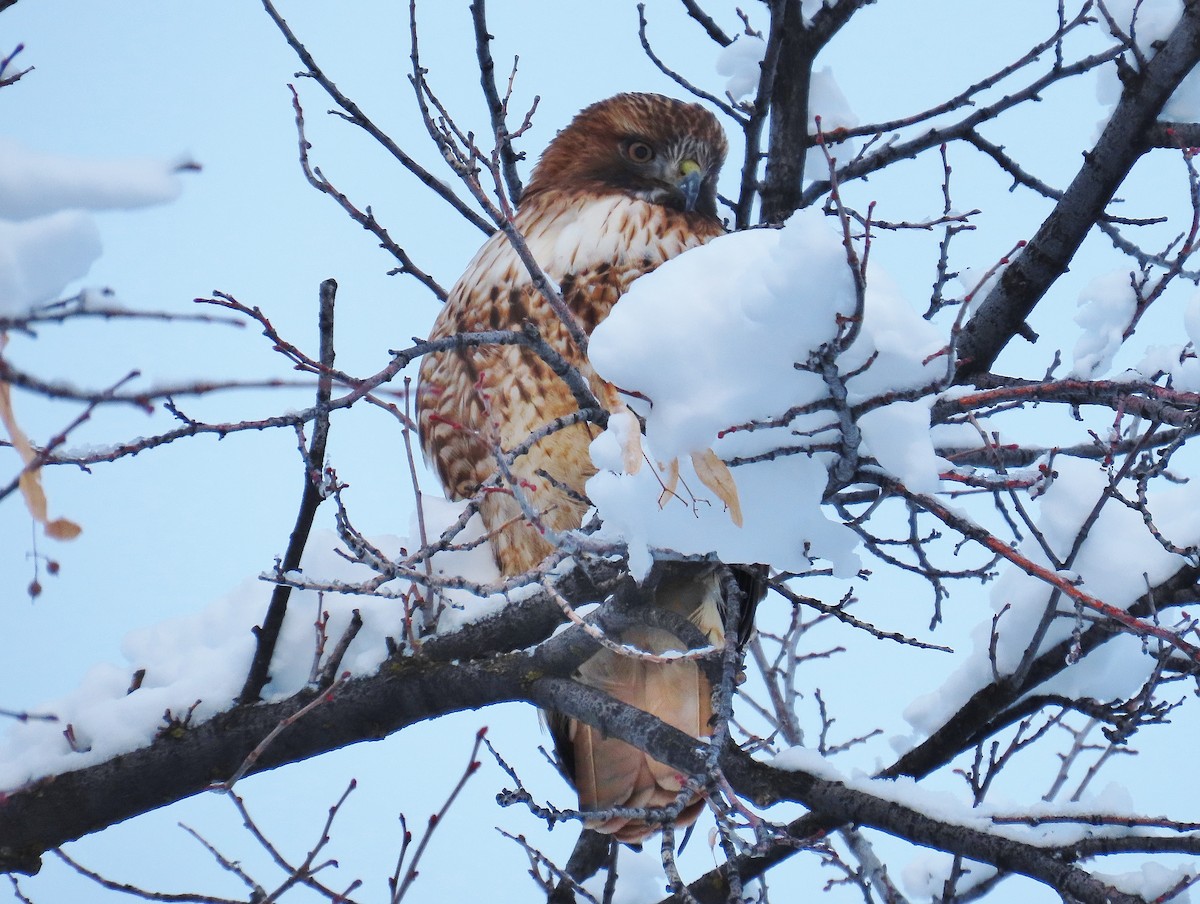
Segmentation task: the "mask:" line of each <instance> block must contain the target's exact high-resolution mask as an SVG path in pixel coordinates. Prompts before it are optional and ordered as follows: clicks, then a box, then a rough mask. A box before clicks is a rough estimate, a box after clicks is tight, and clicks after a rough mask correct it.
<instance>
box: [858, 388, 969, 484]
mask: <svg viewBox="0 0 1200 904" xmlns="http://www.w3.org/2000/svg"><path fill="white" fill-rule="evenodd" d="M932 403H933V398H932V397H929V398H926V399H923V400H922V401H920V402H892V404H890V405H884V406H883V407H882V408H876V409H875V410H874V411H868V412H867V413H866V414H864V415H863V416H862V417H860V418H859V419H858V427H859V429H860V430H862V433H863V442H864V443H865V445H866V448H867V450H868V451H869V452H870V453H871V454H872V455H873V456H874V457H875V459H876V460H877V461H878V462H879V464H880V465H881V466H882V467H883V468H884V469H885V470H887V471H889V472H891V474H892V475H893V476H894V477H895V478H896V479H897V480H899V481H900V482H901V483H903V484H904V485H905V486H906V487H908V488H909V489H910V490H912V491H913V492H915V493H936V492H937V491H938V490H939V489H940V488H941V480H940V479H939V478H938V474H939V473H940V472H942V471H946V470H949V469H950V468H952V467H953V465H952V464H951V463H950V462H949V461H947V460H946V459H944V458H942V457H941V456H940V455H937V454H936V453H935V452H934V451H933V435H932V434H931V433H930V432H929V409H930V407H931V406H932ZM897 436H904V437H908V438H909V439H910V441H909V442H906V443H897V442H896V441H895V437H897Z"/></svg>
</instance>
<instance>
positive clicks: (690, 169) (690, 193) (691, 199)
mask: <svg viewBox="0 0 1200 904" xmlns="http://www.w3.org/2000/svg"><path fill="white" fill-rule="evenodd" d="M679 172H680V173H682V174H683V178H681V179H680V180H679V181H678V182H676V183H675V185H676V187H677V188H678V189H679V190H680V191H681V192H683V209H684V210H689V211H690V210H694V209H695V207H696V201H697V199H698V198H699V197H700V183H701V182H703V181H704V171H703V170H702V169H700V164H699V163H697V162H696V161H695V160H685V161H683V163H681V164H679Z"/></svg>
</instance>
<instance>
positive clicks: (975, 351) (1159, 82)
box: [958, 3, 1200, 379]
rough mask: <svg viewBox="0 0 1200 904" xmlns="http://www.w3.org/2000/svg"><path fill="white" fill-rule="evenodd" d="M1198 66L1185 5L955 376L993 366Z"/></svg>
mask: <svg viewBox="0 0 1200 904" xmlns="http://www.w3.org/2000/svg"><path fill="white" fill-rule="evenodd" d="M1197 62H1200V6H1198V5H1197V4H1195V3H1189V4H1186V5H1185V6H1184V11H1183V16H1182V18H1181V19H1180V20H1179V24H1178V25H1177V26H1176V27H1175V30H1174V31H1173V32H1172V33H1171V35H1170V37H1168V38H1167V40H1166V41H1165V42H1164V43H1163V44H1162V45H1161V47H1160V48H1159V51H1158V53H1157V54H1155V56H1154V58H1153V59H1151V60H1150V61H1149V63H1148V64H1147V65H1146V67H1145V69H1144V70H1143V71H1142V72H1140V73H1136V74H1134V73H1129V74H1128V75H1127V77H1126V84H1125V88H1124V91H1123V92H1122V94H1121V100H1120V102H1119V103H1118V104H1117V107H1116V109H1115V110H1114V111H1113V114H1112V117H1111V118H1110V119H1109V121H1108V125H1107V126H1105V128H1104V132H1103V133H1102V134H1101V136H1100V139H1099V141H1097V143H1096V146H1095V147H1094V148H1093V149H1092V150H1091V151H1090V152H1088V153H1086V154H1084V162H1083V166H1082V167H1081V168H1080V170H1079V172H1078V173H1077V174H1076V176H1075V178H1074V179H1073V180H1072V181H1071V184H1070V185H1069V186H1068V187H1067V190H1066V191H1065V192H1063V196H1062V200H1060V201H1059V203H1058V204H1057V205H1055V208H1054V210H1053V211H1052V212H1051V214H1050V216H1049V217H1047V218H1046V220H1045V221H1044V222H1043V223H1042V225H1041V227H1040V228H1039V229H1038V231H1037V233H1036V234H1035V235H1034V237H1033V238H1032V239H1031V240H1030V241H1029V243H1028V244H1027V245H1026V246H1025V248H1024V250H1023V251H1022V252H1021V253H1020V255H1019V256H1018V257H1017V258H1016V259H1015V260H1014V261H1013V262H1012V264H1011V265H1010V266H1009V267H1008V268H1007V269H1006V270H1005V271H1004V275H1003V276H1002V277H1001V278H1000V280H999V282H997V283H996V286H995V288H993V289H992V291H991V292H989V293H988V296H987V298H985V299H984V300H983V303H982V304H981V305H980V306H979V310H978V311H976V312H975V315H974V316H973V317H972V318H971V319H970V320H969V321H968V322H967V324H966V326H965V327H964V328H963V332H962V335H961V336H960V337H959V344H958V355H959V362H960V363H959V377H960V379H969V377H970V376H971V375H972V374H975V373H980V372H983V371H987V370H989V369H991V366H992V364H993V362H994V361H995V360H996V358H997V356H998V355H999V354H1000V352H1001V351H1002V350H1003V349H1004V347H1005V346H1006V345H1007V344H1008V342H1009V340H1011V339H1012V337H1013V336H1015V335H1017V333H1018V332H1020V331H1021V330H1022V329H1023V328H1024V325H1025V319H1026V318H1027V317H1028V316H1029V314H1030V313H1031V312H1032V311H1033V309H1034V307H1036V306H1037V304H1038V302H1040V301H1041V300H1042V298H1043V297H1044V296H1045V294H1046V292H1047V290H1048V289H1049V288H1050V286H1051V285H1053V284H1054V282H1055V280H1057V279H1058V277H1059V276H1061V275H1062V274H1063V273H1064V272H1065V271H1066V269H1067V266H1068V265H1069V264H1070V262H1071V259H1072V258H1073V257H1074V256H1075V252H1076V251H1077V250H1078V249H1079V246H1080V245H1081V244H1082V243H1083V240H1084V238H1085V237H1086V236H1087V234H1088V232H1089V231H1090V230H1091V228H1092V227H1093V226H1094V225H1095V224H1096V221H1097V220H1098V219H1099V218H1100V216H1101V215H1102V214H1103V212H1104V208H1105V207H1106V206H1107V205H1108V203H1109V201H1111V200H1112V197H1113V194H1114V193H1115V192H1116V190H1117V188H1118V187H1119V186H1120V184H1121V183H1122V182H1123V181H1124V179H1125V177H1126V175H1128V173H1129V171H1130V169H1132V168H1133V165H1134V163H1136V162H1137V160H1138V158H1139V157H1141V155H1142V154H1143V153H1145V151H1146V149H1147V147H1149V144H1148V136H1149V135H1150V133H1151V129H1152V127H1153V124H1154V121H1155V120H1156V119H1157V118H1158V115H1159V113H1160V112H1162V109H1163V107H1164V105H1165V104H1166V102H1167V100H1168V99H1169V98H1170V96H1171V94H1172V93H1173V92H1174V90H1175V89H1176V88H1177V87H1178V86H1179V83H1180V82H1182V81H1183V79H1184V77H1185V76H1186V75H1187V74H1188V73H1189V72H1191V71H1192V69H1193V68H1194V67H1195V65H1196V64H1197Z"/></svg>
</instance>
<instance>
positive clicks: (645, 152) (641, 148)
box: [625, 141, 654, 163]
mask: <svg viewBox="0 0 1200 904" xmlns="http://www.w3.org/2000/svg"><path fill="white" fill-rule="evenodd" d="M625 156H626V157H628V158H629V159H630V160H632V161H633V162H634V163H649V162H650V161H651V160H653V159H654V148H652V147H650V145H648V144H646V142H644V141H631V142H629V145H628V146H627V147H626V148H625Z"/></svg>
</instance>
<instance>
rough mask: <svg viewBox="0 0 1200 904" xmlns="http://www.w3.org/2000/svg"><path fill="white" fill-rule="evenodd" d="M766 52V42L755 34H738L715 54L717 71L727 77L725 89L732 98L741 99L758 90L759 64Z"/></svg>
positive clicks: (760, 72)
mask: <svg viewBox="0 0 1200 904" xmlns="http://www.w3.org/2000/svg"><path fill="white" fill-rule="evenodd" d="M766 52H767V42H766V41H764V40H763V39H762V38H760V37H757V36H756V35H738V36H737V37H736V38H734V39H733V43H732V44H730V45H729V46H728V47H722V48H721V52H720V53H719V54H717V73H718V74H719V75H724V76H726V77H727V78H728V81H726V82H725V90H726V92H728V94H729V95H730V96H731V97H733V99H734V100H741V99H742V98H743V97H746V96H747V95H752V94H754V93H755V92H756V91H757V90H758V79H759V76H760V75H761V74H762V71H761V69H760V68H759V64H760V63H762V60H763V56H765V55H766Z"/></svg>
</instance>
